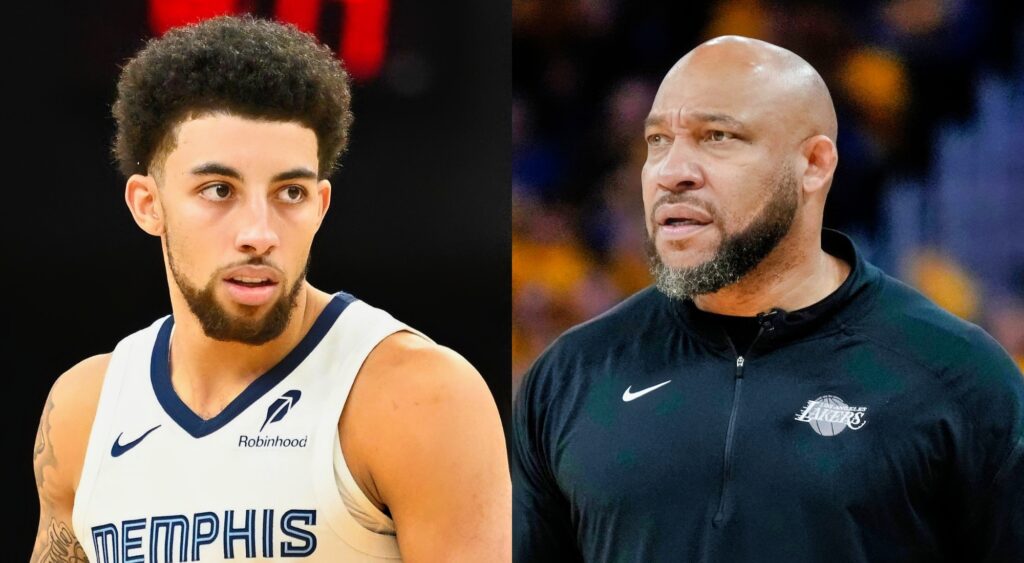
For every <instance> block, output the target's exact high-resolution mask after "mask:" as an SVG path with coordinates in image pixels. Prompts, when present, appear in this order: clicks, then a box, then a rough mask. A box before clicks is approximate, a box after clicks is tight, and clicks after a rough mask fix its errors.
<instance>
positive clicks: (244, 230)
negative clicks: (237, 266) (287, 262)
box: [235, 198, 281, 255]
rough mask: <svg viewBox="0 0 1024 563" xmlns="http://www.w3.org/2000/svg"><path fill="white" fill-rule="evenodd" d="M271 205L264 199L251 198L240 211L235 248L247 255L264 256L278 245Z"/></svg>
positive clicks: (278, 239) (278, 240)
mask: <svg viewBox="0 0 1024 563" xmlns="http://www.w3.org/2000/svg"><path fill="white" fill-rule="evenodd" d="M272 211H273V210H272V209H271V205H270V203H269V202H268V201H266V200H265V199H264V198H253V199H252V201H249V202H247V204H246V205H245V206H244V208H243V209H242V213H241V215H242V217H241V218H240V221H241V224H240V226H239V229H238V234H237V235H236V237H235V246H236V247H237V248H238V249H239V250H241V251H242V252H245V253H247V254H256V255H265V254H267V253H268V252H270V251H271V250H273V249H274V248H276V247H277V246H278V244H280V242H281V241H280V238H279V237H278V234H277V230H276V229H274V226H273V221H272V219H273V217H272Z"/></svg>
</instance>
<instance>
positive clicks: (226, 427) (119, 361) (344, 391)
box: [72, 293, 418, 563]
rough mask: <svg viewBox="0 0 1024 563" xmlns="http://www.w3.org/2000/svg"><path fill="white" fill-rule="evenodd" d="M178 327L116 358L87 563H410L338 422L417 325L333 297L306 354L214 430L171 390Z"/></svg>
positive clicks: (85, 500) (86, 510)
mask: <svg viewBox="0 0 1024 563" xmlns="http://www.w3.org/2000/svg"><path fill="white" fill-rule="evenodd" d="M173 323H174V319H173V318H172V317H165V318H163V319H161V320H159V321H157V322H156V323H154V324H153V325H152V326H150V327H149V328H146V329H143V330H141V331H139V332H137V333H135V334H133V335H131V336H129V337H127V338H125V339H124V340H122V341H121V342H120V343H119V344H118V345H117V348H116V349H115V350H114V353H113V356H112V358H111V360H110V366H109V367H108V369H107V373H106V378H105V380H104V382H103V390H102V392H101V394H100V400H99V407H98V410H97V412H96V419H95V422H94V423H93V427H92V433H91V434H90V437H89V446H88V449H87V451H86V456H85V465H84V466H83V469H82V477H81V481H80V483H79V487H78V490H77V492H76V494H75V504H74V510H73V515H72V522H73V525H74V530H75V535H76V536H77V538H78V541H79V542H80V543H81V544H82V547H83V548H84V549H85V551H86V553H87V554H88V555H89V558H90V561H92V562H93V563H134V562H140V563H141V562H143V561H144V562H146V563H150V562H152V563H163V562H165V561H167V562H171V561H175V562H176V561H223V560H227V559H234V560H239V559H241V560H256V561H268V560H277V559H283V558H293V557H296V558H305V559H306V560H308V561H332V562H334V561H341V562H374V561H395V560H399V559H400V556H399V553H398V544H397V542H396V538H395V535H394V527H393V524H392V523H391V520H390V518H389V517H388V516H386V515H385V514H383V513H381V512H380V511H379V510H378V509H377V508H376V507H375V506H374V505H373V504H372V503H371V502H370V501H369V499H367V498H366V496H365V495H364V494H363V492H362V491H361V490H360V489H359V487H358V486H357V485H356V483H355V480H354V479H353V477H352V475H351V473H350V472H349V470H348V466H347V465H346V464H345V460H344V458H343V457H342V453H341V447H340V444H339V441H338V419H339V417H340V416H341V410H342V408H343V407H344V405H345V400H346V398H347V397H348V393H349V390H350V389H351V388H352V383H353V381H354V380H355V377H356V373H357V372H358V371H359V368H360V366H362V364H363V361H364V360H365V359H366V357H367V355H368V354H369V353H370V351H371V350H373V348H374V347H375V346H376V345H377V344H378V343H379V342H380V341H381V340H383V339H384V338H385V337H387V336H388V335H390V334H393V333H395V332H397V331H400V330H412V329H410V328H409V327H407V326H405V325H403V324H402V323H400V322H398V321H397V320H395V319H394V318H392V317H391V316H390V315H389V314H387V313H386V312H384V311H381V310H380V309H376V308H373V307H371V306H369V305H367V304H365V303H363V302H362V301H358V300H356V299H355V298H353V297H352V296H350V295H347V294H344V293H339V294H336V295H335V296H334V297H333V298H332V300H331V301H330V303H329V304H328V305H327V307H326V308H325V309H324V311H323V312H322V313H321V314H320V317H319V318H318V319H317V320H316V322H315V323H314V324H313V326H312V328H310V330H309V333H308V334H307V335H306V336H305V337H304V338H303V339H302V341H301V342H299V344H298V345H297V346H296V347H295V349H293V350H292V351H291V352H290V353H289V354H288V355H287V356H286V357H285V358H284V359H283V360H281V362H280V363H279V364H277V365H276V366H274V367H273V368H272V369H271V370H270V371H268V372H267V373H265V374H263V375H262V376H260V377H259V378H257V379H256V380H255V381H253V382H252V384H250V385H249V387H248V388H246V389H245V390H244V391H243V392H242V393H241V394H240V395H239V396H238V397H237V398H235V400H234V401H232V402H231V403H230V404H229V405H228V406H227V407H226V408H225V409H224V410H223V411H222V412H221V413H220V414H218V415H217V416H215V417H213V418H211V419H209V420H204V419H202V418H200V417H199V416H197V415H196V414H195V413H193V412H192V411H191V410H190V409H189V408H188V407H187V406H186V405H185V404H184V403H183V402H182V401H181V399H179V398H178V396H177V394H176V393H175V392H174V390H173V388H172V386H171V379H170V370H169V365H168V362H169V355H168V351H169V344H170V337H171V331H172V327H173ZM413 332H416V331H413ZM417 334H418V333H417ZM361 522H362V523H361ZM371 529H373V531H371Z"/></svg>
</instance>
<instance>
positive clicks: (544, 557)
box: [512, 358, 582, 563]
mask: <svg viewBox="0 0 1024 563" xmlns="http://www.w3.org/2000/svg"><path fill="white" fill-rule="evenodd" d="M543 363H544V362H543V358H542V359H541V360H538V361H537V363H535V364H534V366H533V367H532V368H531V369H530V371H529V373H527V375H526V377H525V378H524V380H523V384H522V386H521V388H520V389H519V392H518V394H517V395H516V400H515V404H514V406H513V413H512V421H513V422H512V432H513V438H512V441H513V444H512V449H513V451H512V535H513V547H512V560H513V561H514V562H515V563H532V562H537V561H564V562H570V563H571V562H573V561H582V557H581V555H580V553H579V550H578V548H577V546H576V533H575V530H574V528H573V526H572V522H571V519H570V508H569V503H568V500H567V499H566V498H565V496H564V495H563V494H562V492H561V490H560V489H559V487H558V484H557V483H556V482H555V480H554V477H553V475H552V472H551V469H550V466H549V464H548V459H549V457H548V452H547V451H546V450H545V443H546V440H545V436H544V435H543V431H542V428H543V427H544V422H545V418H546V416H547V410H548V409H549V408H551V406H552V401H551V399H552V398H553V397H550V396H548V395H549V393H548V392H547V389H546V385H545V383H550V381H546V382H545V381H544V380H547V379H549V378H550V376H551V375H552V374H545V373H542V372H543V370H544V368H543V367H542V366H543Z"/></svg>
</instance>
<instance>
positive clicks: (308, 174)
mask: <svg viewBox="0 0 1024 563" xmlns="http://www.w3.org/2000/svg"><path fill="white" fill-rule="evenodd" d="M191 172H192V174H193V175H195V176H210V175H215V176H227V177H228V178H234V179H236V180H238V181H242V174H241V173H239V172H238V171H237V170H235V169H234V168H231V167H230V166H225V165H223V164H219V163H216V162H207V163H204V164H200V165H199V166H196V167H195V168H193V169H192V170H191ZM316 179H317V175H316V172H313V171H312V170H310V169H309V168H306V167H304V166H299V167H296V168H292V169H291V170H287V171H285V172H280V173H278V174H275V175H274V177H273V178H271V179H270V181H271V182H273V183H276V182H283V181H285V180H316Z"/></svg>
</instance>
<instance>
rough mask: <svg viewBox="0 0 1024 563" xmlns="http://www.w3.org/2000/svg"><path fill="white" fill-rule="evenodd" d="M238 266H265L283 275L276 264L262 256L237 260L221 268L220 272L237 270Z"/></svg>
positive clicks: (282, 271)
mask: <svg viewBox="0 0 1024 563" xmlns="http://www.w3.org/2000/svg"><path fill="white" fill-rule="evenodd" d="M240 266H266V267H268V268H272V269H274V270H276V271H277V272H278V273H280V274H284V270H282V269H281V267H280V266H278V265H277V264H275V263H273V262H271V261H270V260H267V259H266V258H264V257H262V256H253V257H252V258H248V259H246V260H239V261H237V262H232V263H230V264H228V265H226V266H223V267H221V268H220V271H222V272H223V271H225V270H230V269H232V268H238V267H240Z"/></svg>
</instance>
